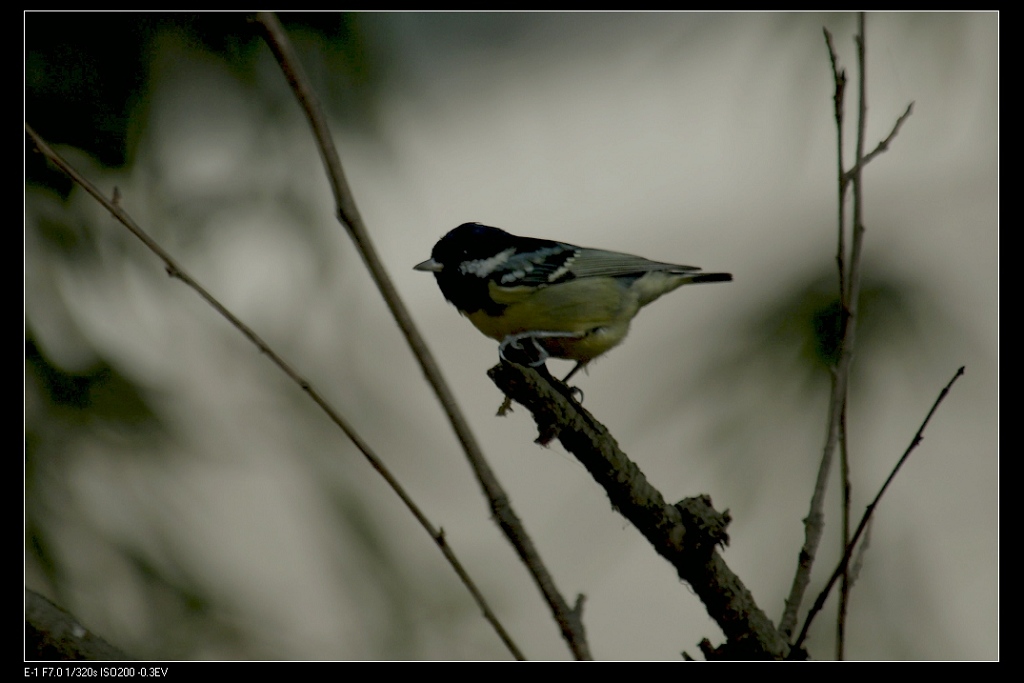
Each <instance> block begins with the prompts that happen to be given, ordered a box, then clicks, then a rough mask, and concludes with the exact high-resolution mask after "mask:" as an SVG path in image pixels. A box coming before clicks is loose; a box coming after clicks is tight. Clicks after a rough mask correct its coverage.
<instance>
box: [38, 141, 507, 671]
mask: <svg viewBox="0 0 1024 683" xmlns="http://www.w3.org/2000/svg"><path fill="white" fill-rule="evenodd" d="M25 131H26V132H27V133H28V135H29V137H30V138H31V139H32V142H33V144H34V145H35V146H36V149H38V150H39V151H40V152H41V153H42V154H43V156H45V157H46V158H47V159H48V160H50V162H52V163H53V164H54V165H55V166H57V168H59V169H60V170H61V171H63V172H64V173H65V174H67V176H68V177H69V178H71V179H72V180H73V181H75V182H76V183H77V184H78V185H79V186H81V187H82V189H84V190H85V191H86V192H88V193H89V194H90V195H92V196H93V197H94V198H95V199H96V201H98V202H99V203H100V204H102V205H103V207H104V208H105V209H106V210H107V211H109V212H110V214H111V215H112V216H114V218H116V219H117V220H118V221H119V222H120V223H121V224H122V225H123V226H124V227H126V228H127V229H128V230H129V231H130V232H131V233H132V234H133V235H135V236H136V237H137V238H139V240H141V241H142V243H143V244H145V245H146V247H148V248H149V250H150V251H152V252H153V253H154V254H156V255H157V256H158V257H159V258H160V260H161V261H163V262H164V267H165V269H166V270H167V274H168V275H170V276H171V277H174V278H177V279H179V280H181V281H182V282H183V283H185V284H186V285H187V286H189V287H191V288H192V289H193V290H195V291H196V293H197V294H199V296H200V297H202V298H203V299H204V300H205V301H206V302H207V303H208V304H210V306H212V307H213V308H214V310H216V311H217V312H218V313H219V314H220V315H221V316H223V317H224V318H226V319H227V321H228V322H230V323H231V324H232V325H233V326H234V327H235V328H236V329H237V330H238V331H239V332H241V333H242V334H243V335H245V336H246V337H247V338H248V339H249V341H251V342H252V343H253V344H254V345H255V346H256V348H258V349H259V351H260V353H262V354H264V355H265V356H267V358H269V359H270V361H271V362H272V363H273V364H274V365H276V366H277V367H278V368H280V369H281V370H282V371H283V372H284V373H285V374H286V375H287V376H288V377H289V378H290V379H291V380H292V381H294V382H295V383H296V384H298V385H299V386H300V387H301V388H302V390H303V391H304V392H306V394H307V395H308V396H309V397H310V398H311V399H313V402H314V403H316V404H317V405H318V406H319V407H320V409H321V410H323V411H324V412H325V413H326V414H327V416H328V417H329V418H330V419H331V421H332V422H334V424H335V425H337V426H338V427H339V428H340V429H341V430H342V432H344V433H345V436H347V437H348V438H349V440H350V441H352V443H353V444H354V445H355V447H356V448H357V449H359V452H361V453H362V454H363V456H364V457H365V458H366V460H367V461H368V462H369V463H370V465H371V466H372V467H373V468H374V469H375V470H377V472H378V473H379V474H380V475H381V476H382V477H383V478H384V481H386V482H387V483H388V485H389V486H390V487H391V489H392V490H393V491H394V492H395V493H396V494H397V495H398V497H399V498H400V499H401V500H402V502H403V503H405V506H406V507H407V508H408V509H409V511H410V512H411V513H412V514H413V516H414V517H415V518H416V520H417V521H418V522H419V523H420V526H422V527H423V528H424V529H425V530H426V531H427V533H428V534H430V537H431V538H433V539H434V542H435V543H436V544H437V547H438V548H439V549H440V550H441V553H442V554H443V555H444V556H445V559H447V560H448V563H449V564H451V566H452V568H453V569H454V570H455V573H456V574H457V575H458V576H459V578H460V579H462V582H463V584H465V586H466V588H467V589H468V590H469V592H470V594H471V595H472V596H473V599H474V600H476V602H477V605H479V607H480V609H481V611H482V612H483V615H484V617H485V618H486V619H487V620H488V621H489V622H490V623H491V625H492V626H493V627H494V629H495V631H496V632H497V633H498V636H499V637H500V638H501V640H502V642H504V643H505V646H506V647H507V648H508V649H509V651H510V652H511V653H512V654H513V656H515V657H516V658H517V659H523V655H522V653H521V652H520V651H519V648H518V647H517V646H516V644H515V643H514V642H513V641H512V638H511V637H510V636H509V635H508V633H507V632H506V631H505V628H504V627H503V626H502V625H501V623H500V622H499V621H498V618H497V616H496V615H495V614H494V612H492V611H491V608H490V607H489V606H488V605H487V602H486V601H485V600H484V597H483V595H482V594H481V593H480V591H479V590H478V589H477V588H476V585H475V584H474V583H473V581H472V579H470V577H469V574H468V573H466V570H465V569H464V568H463V566H462V564H461V563H460V562H459V560H458V558H457V557H456V556H455V553H454V551H453V550H452V549H451V547H450V546H449V545H448V543H447V541H445V538H444V532H443V531H441V530H437V529H435V528H434V526H433V524H431V523H430V520H428V519H427V517H426V515H425V514H423V512H422V511H421V510H420V509H419V506H417V505H416V503H415V502H413V500H412V498H411V497H410V496H409V494H408V493H407V492H406V491H405V489H404V488H403V487H402V485H401V484H400V483H399V482H398V480H397V479H396V478H395V476H394V475H393V474H391V471H390V470H388V468H387V466H386V465H385V464H384V462H383V461H382V460H381V459H380V458H379V457H377V455H376V454H375V453H374V452H373V450H372V449H371V448H370V445H369V444H368V443H367V442H365V441H363V439H362V437H361V436H359V434H358V433H357V432H356V431H355V429H354V428H353V427H352V426H351V425H350V424H349V423H348V421H347V420H345V418H343V417H342V416H341V414H340V413H339V412H338V411H337V410H335V409H334V407H333V406H332V405H331V404H330V403H328V402H327V399H325V398H324V397H323V396H322V395H321V394H320V392H319V391H317V390H316V389H315V388H314V387H313V385H312V384H311V383H310V382H309V381H308V380H306V379H305V378H303V377H302V376H301V375H299V373H298V372H296V371H295V369H293V368H292V367H291V365H289V364H288V363H287V362H286V361H285V360H284V359H283V358H282V357H281V356H279V355H278V354H277V352H275V351H274V350H273V349H272V348H270V346H268V345H267V343H266V342H265V341H263V339H262V338H261V337H260V336H259V335H258V334H256V332H255V331H254V330H253V329H252V328H250V327H249V326H248V325H246V324H245V323H243V322H242V321H241V320H240V319H239V318H238V317H237V316H235V315H234V314H233V313H232V312H231V311H229V310H228V309H227V308H226V307H225V306H224V305H223V304H222V303H221V302H220V301H218V300H217V299H216V298H215V297H214V296H213V295H212V294H210V293H209V292H208V291H206V289H205V288H204V287H203V286H202V285H200V284H199V282H197V281H196V280H195V279H194V278H193V277H192V276H191V275H189V274H188V273H187V272H185V269H184V268H182V267H181V266H180V265H179V264H178V262H177V261H176V260H175V259H174V258H172V257H171V255H170V254H169V253H167V251H166V250H164V248H163V247H161V246H160V245H159V244H158V243H157V242H156V240H154V239H153V238H152V237H150V236H149V234H148V233H146V232H145V231H144V230H143V229H142V228H141V227H140V226H139V225H138V224H137V223H135V221H134V220H133V219H132V217H131V216H129V215H128V213H127V212H126V211H124V209H122V208H121V207H120V206H119V205H118V202H116V201H112V200H109V199H107V198H106V197H105V196H103V194H102V193H101V192H100V191H99V189H98V188H97V187H96V186H95V185H93V184H92V183H90V182H89V181H88V180H87V179H86V178H85V177H84V176H82V175H81V174H80V173H79V172H78V171H77V170H76V169H75V168H74V167H73V166H71V165H70V164H69V163H68V162H67V161H66V160H65V159H64V158H63V157H62V156H60V155H59V154H57V152H55V151H54V150H53V149H52V148H51V147H50V146H49V145H48V144H46V142H45V141H44V140H43V139H42V138H41V137H39V135H38V134H36V132H35V131H34V130H32V127H31V126H29V125H28V124H25ZM118 196H119V195H118V192H117V191H116V190H115V192H114V197H115V200H116V199H117V198H118Z"/></svg>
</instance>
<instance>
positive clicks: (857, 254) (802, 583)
mask: <svg viewBox="0 0 1024 683" xmlns="http://www.w3.org/2000/svg"><path fill="white" fill-rule="evenodd" d="M864 22H865V18H864V13H863V12H862V13H860V14H859V15H858V32H857V35H856V36H854V41H855V42H856V44H857V66H858V91H859V92H858V95H859V97H858V117H857V141H856V151H855V153H854V164H853V167H852V168H851V169H850V170H849V171H844V170H843V166H842V158H843V156H842V155H843V152H842V138H843V130H842V123H843V114H842V112H841V111H837V112H836V114H835V116H836V122H837V128H838V131H839V134H838V146H839V155H838V156H839V160H840V162H839V164H840V165H839V173H838V184H839V240H838V242H839V249H838V253H837V255H836V261H837V266H838V268H839V298H840V302H841V304H842V305H841V307H840V316H841V317H840V330H839V346H838V348H839V356H838V360H837V362H836V365H835V367H834V368H833V370H832V391H831V394H830V396H829V408H828V423H827V427H826V437H825V447H824V449H823V451H822V458H821V464H820V465H819V468H818V477H817V480H816V483H815V487H814V493H813V494H812V496H811V504H810V510H809V512H808V514H807V517H805V518H804V545H803V547H801V549H800V555H799V559H798V561H797V571H796V573H795V575H794V577H793V585H792V587H791V588H790V593H789V596H788V597H787V598H786V601H785V609H784V611H783V615H782V619H780V621H779V629H780V630H781V631H782V632H783V633H784V634H785V635H786V636H787V637H788V636H791V635H792V633H793V629H794V628H795V627H796V623H797V613H798V611H799V609H800V603H801V602H802V600H803V595H804V592H805V591H806V590H807V585H808V584H809V583H810V576H811V568H812V567H813V565H814V559H815V556H816V555H817V551H818V545H819V544H820V542H821V536H822V533H823V531H824V514H823V512H822V511H823V509H824V501H825V493H826V489H827V485H828V478H829V473H830V472H831V469H832V460H833V455H834V453H835V449H836V445H837V443H838V441H839V434H840V431H841V425H842V424H843V422H844V420H845V411H846V404H847V401H846V396H847V389H848V386H849V376H850V368H851V366H852V362H853V353H854V346H855V337H856V328H857V312H858V306H859V299H860V286H861V275H860V273H861V266H862V264H861V253H862V251H863V246H864V233H865V230H864V221H863V195H862V192H861V189H862V183H861V173H862V171H863V169H864V166H865V164H866V163H867V161H868V160H869V157H870V158H873V157H874V156H875V155H877V154H878V153H880V152H881V151H884V149H885V148H886V147H887V146H888V144H889V142H890V141H891V140H892V139H893V138H894V137H895V135H896V133H897V132H898V131H899V129H900V127H901V126H902V125H903V122H904V121H905V120H906V118H907V117H908V116H909V115H910V112H911V110H912V107H913V103H911V106H909V107H907V111H906V112H905V113H904V114H903V116H901V117H900V119H899V120H898V121H897V122H896V125H895V126H894V127H893V130H892V132H891V133H890V134H889V136H888V137H887V138H886V139H885V140H883V141H882V143H881V144H880V145H879V147H878V148H877V149H876V150H874V151H872V153H871V154H870V155H868V156H865V154H864V137H865V129H866V126H867V64H866V53H867V48H866V43H865V37H864V36H865V30H864ZM825 42H826V44H827V46H828V51H829V59H830V61H831V63H832V73H833V77H834V80H835V94H834V96H833V98H834V100H835V103H836V106H837V108H838V107H840V106H841V105H842V103H843V99H844V98H843V93H844V91H845V86H846V75H845V71H844V70H842V69H840V68H838V66H837V58H836V53H835V49H834V47H833V45H832V36H831V34H830V33H829V32H828V31H827V30H826V31H825ZM848 184H850V185H852V187H853V239H852V243H851V247H850V255H849V258H847V256H846V254H845V249H846V246H845V244H846V237H845V233H846V219H845V201H846V187H847V185H848Z"/></svg>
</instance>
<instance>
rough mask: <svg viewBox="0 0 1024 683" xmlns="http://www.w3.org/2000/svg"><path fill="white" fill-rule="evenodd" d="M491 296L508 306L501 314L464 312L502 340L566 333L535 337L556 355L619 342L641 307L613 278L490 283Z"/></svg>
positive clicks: (581, 355)
mask: <svg viewBox="0 0 1024 683" xmlns="http://www.w3.org/2000/svg"><path fill="white" fill-rule="evenodd" d="M490 295H491V298H492V299H493V300H494V301H495V302H497V303H500V304H503V305H504V306H505V307H506V308H505V309H504V310H503V311H502V313H501V315H498V316H491V315H488V314H487V313H486V312H485V311H483V310H480V311H475V312H473V313H469V314H467V316H466V317H468V318H469V320H470V322H472V323H473V325H475V326H476V328H477V329H478V330H480V331H481V332H483V333H484V334H485V335H487V336H488V337H491V338H492V339H496V340H498V341H502V340H503V339H505V338H506V337H508V336H509V335H514V334H522V333H524V332H559V333H569V334H570V335H572V336H568V337H538V341H539V343H541V344H542V345H543V346H544V347H545V349H546V350H547V351H548V353H550V354H551V355H552V356H554V357H556V358H569V359H572V360H576V361H580V362H587V361H589V360H591V359H593V358H596V357H597V356H599V355H601V354H602V353H604V352H605V351H608V350H609V349H611V348H612V347H614V346H615V345H617V344H618V343H619V342H621V341H622V340H623V339H624V338H625V336H626V333H627V332H628V331H629V321H630V320H632V319H633V316H635V315H636V313H637V311H638V310H639V309H640V303H639V300H638V297H637V295H636V293H635V292H633V291H631V290H630V288H629V287H625V286H623V285H622V284H621V283H620V282H618V281H617V280H614V279H612V278H586V279H580V280H574V281H572V282H566V283H563V284H558V285H552V286H550V287H541V288H534V287H500V286H498V285H496V284H494V283H493V282H492V283H490Z"/></svg>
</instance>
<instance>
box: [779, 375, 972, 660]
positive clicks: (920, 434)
mask: <svg viewBox="0 0 1024 683" xmlns="http://www.w3.org/2000/svg"><path fill="white" fill-rule="evenodd" d="M963 374H964V368H963V367H962V366H961V367H960V369H959V370H957V371H956V374H954V375H953V379H951V380H949V382H948V383H947V384H946V386H945V387H943V388H942V391H940V392H939V396H938V398H936V399H935V402H934V403H933V404H932V407H931V410H929V411H928V414H927V415H926V416H925V418H924V421H923V422H922V423H921V426H920V427H918V428H917V433H916V434H914V438H913V439H911V441H910V445H909V446H907V449H906V450H905V451H903V455H902V456H901V457H900V459H899V461H898V462H897V463H896V466H895V467H893V468H892V471H891V472H889V476H888V477H886V479H885V483H884V484H882V488H880V489H879V490H878V493H877V494H876V495H875V499H874V500H872V501H871V503H870V505H868V506H867V508H865V509H864V516H863V517H861V519H860V524H858V525H857V531H856V532H855V533H854V534H853V539H851V540H850V542H849V544H847V546H846V550H845V552H844V553H843V558H842V560H840V562H839V566H838V567H836V569H835V571H834V572H832V576H831V578H829V580H828V583H827V584H825V588H824V589H822V591H821V593H820V594H819V595H818V599H817V600H815V601H814V605H813V606H812V607H811V609H810V611H809V612H808V613H807V619H806V620H805V621H804V627H803V628H802V629H800V636H799V637H798V638H797V639H796V641H795V642H794V643H793V647H795V648H799V647H800V646H801V645H803V642H804V639H806V638H807V631H808V629H810V627H811V623H812V622H813V621H814V617H815V616H816V615H817V614H818V612H820V611H821V608H822V607H823V606H824V604H825V600H826V599H827V598H828V595H829V593H830V592H831V591H832V587H833V586H834V585H835V583H836V580H837V579H838V578H839V577H840V576H842V574H843V572H845V571H846V566H847V564H849V562H850V557H852V556H853V550H854V548H856V547H857V541H859V540H860V537H861V535H862V534H863V533H864V529H865V528H866V527H867V525H868V522H870V521H871V516H872V515H873V514H874V513H875V508H876V507H878V502H879V501H880V500H881V499H882V495H883V494H885V491H886V489H888V488H889V484H891V483H892V480H893V479H895V478H896V473H897V472H899V471H900V468H901V467H903V463H905V462H906V461H907V458H909V457H910V454H911V453H912V452H913V451H914V449H915V448H917V446H918V444H919V443H921V440H922V439H923V438H924V429H925V427H927V426H928V423H929V422H930V421H931V419H932V415H934V414H935V411H936V410H937V409H938V407H939V404H940V403H942V401H943V400H945V398H946V395H947V394H948V393H949V390H950V388H952V386H953V383H954V382H956V381H957V380H958V379H959V378H960V376H961V375H963Z"/></svg>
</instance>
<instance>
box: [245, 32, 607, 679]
mask: <svg viewBox="0 0 1024 683" xmlns="http://www.w3.org/2000/svg"><path fill="white" fill-rule="evenodd" d="M256 20H257V22H259V23H260V24H261V25H262V26H263V28H264V29H265V32H266V36H265V37H266V41H267V45H268V46H269V47H270V49H271V51H273V53H274V56H275V57H276V58H277V61H278V64H279V65H280V66H281V71H282V72H283V73H284V75H285V78H287V79H288V83H289V84H290V85H291V86H292V90H293V91H294V92H295V96H296V98H297V99H298V100H299V104H300V105H301V106H302V109H303V111H304V112H305V113H306V117H307V118H308V119H309V124H310V126H311V127H312V129H313V136H314V138H315V139H316V143H317V148H318V149H319V150H320V155H321V157H322V159H323V162H324V167H325V169H326V171H327V175H328V178H329V179H330V182H331V189H332V191H333V192H334V198H335V201H336V202H337V205H338V219H339V220H340V221H341V223H342V225H343V226H344V227H345V229H346V230H347V231H348V233H349V235H350V236H351V238H352V240H353V241H354V242H355V244H356V247H357V249H358V250H359V253H360V255H361V256H362V257H363V262H364V263H365V264H366V267H367V269H368V270H369V271H370V275H371V277H372V278H373V281H374V283H376V285H377V288H378V289H379V290H380V293H381V296H382V297H383V298H384V301H385V303H386V304H387V306H388V308H389V309H390V311H391V314H392V316H394V318H395V322H396V323H398V327H399V328H400V329H401V330H402V334H403V335H405V339H406V341H407V342H408V344H409V347H410V348H411V349H412V351H413V354H414V355H415V356H416V359H417V360H418V361H419V363H420V366H421V367H422V369H423V374H424V375H426V377H427V381H428V382H429V383H430V386H431V388H433V390H434V393H435V394H436V395H437V398H438V400H439V401H440V402H441V405H442V407H443V409H444V411H445V413H446V414H447V416H448V420H449V422H451V425H452V428H453V430H454V431H455V434H456V436H457V437H458V439H459V442H460V443H461V444H462V448H463V450H464V451H465V453H466V457H467V459H468V460H469V462H470V466H471V467H472V469H473V472H474V474H475V475H476V477H477V481H478V482H479V483H480V487H481V488H482V489H483V491H484V495H485V496H486V497H487V500H488V501H489V504H490V507H491V511H492V513H493V514H494V517H495V519H496V520H497V522H498V525H499V527H500V528H501V529H502V531H503V532H504V533H505V536H506V537H507V538H508V540H509V542H510V543H511V544H512V546H513V547H514V548H515V549H516V551H517V552H518V553H519V556H520V558H521V559H522V560H523V562H524V563H525V564H526V566H527V567H528V568H529V571H530V572H531V574H532V575H533V579H534V581H535V582H536V583H537V586H538V587H539V588H540V591H541V593H542V595H543V596H544V599H545V601H546V602H547V603H548V606H549V607H550V609H551V611H552V614H553V615H554V617H555V620H556V621H557V622H558V625H559V627H560V628H561V630H562V635H563V637H564V638H565V640H566V642H567V643H568V644H569V647H570V649H571V650H572V652H573V655H574V656H575V657H576V658H577V659H590V658H591V656H590V648H589V646H588V645H587V641H586V635H585V634H584V631H583V624H582V621H581V620H580V619H579V615H578V614H575V613H574V612H573V610H572V609H571V608H570V607H569V604H568V603H567V602H566V600H565V598H563V597H562V594H561V593H560V592H559V591H558V589H557V588H556V587H555V582H554V579H553V578H552V577H551V574H550V572H548V571H547V569H546V568H545V566H544V563H543V562H542V561H541V559H540V554H539V553H538V552H537V549H536V547H534V545H533V541H532V540H531V539H530V536H529V535H528V534H527V533H526V528H525V527H524V526H523V524H522V522H521V521H520V520H519V517H518V515H516V514H515V511H514V510H513V509H512V505H511V503H510V502H509V497H508V494H507V493H505V490H504V488H503V487H502V486H501V484H500V483H499V482H498V479H497V476H495V474H494V471H493V470H492V469H491V466H490V464H489V463H488V462H487V460H486V458H484V454H483V451H482V450H481V449H480V445H479V444H478V443H477V440H476V437H475V436H474V435H473V433H472V431H471V430H470V429H469V423H468V422H467V421H466V418H465V416H464V415H463V414H462V411H461V409H460V408H459V406H458V403H457V402H456V400H455V395H454V394H453V393H452V391H451V389H450V388H449V387H448V384H447V383H446V382H445V380H444V377H443V376H442V375H441V369H440V367H439V366H438V364H437V361H436V360H435V359H434V356H433V354H431V353H430V350H429V349H428V348H427V344H426V342H425V341H424V339H423V337H422V335H420V333H419V330H418V329H417V328H416V326H415V324H414V323H413V321H412V317H411V316H410V315H409V312H408V310H407V309H406V308H405V304H404V303H403V302H402V300H401V298H400V297H399V295H398V290H397V289H395V286H394V284H393V283H392V282H391V278H390V277H389V276H388V273H387V271H386V270H385V268H384V265H383V263H381V260H380V258H379V257H378V256H377V251H376V249H375V248H374V246H373V242H372V240H371V239H370V235H369V231H368V230H367V229H366V226H365V225H364V223H363V219H362V217H361V216H360V215H359V210H358V209H357V208H356V203H355V199H354V197H353V196H352V192H351V190H349V187H348V183H347V181H346V180H345V173H344V171H343V170H342V166H341V160H340V158H339V157H338V152H337V150H336V149H335V147H334V141H333V139H332V137H331V132H330V129H329V127H328V126H327V120H326V117H325V116H324V114H323V109H322V107H321V106H320V103H319V100H318V99H317V97H316V93H315V92H314V91H313V88H312V87H311V86H310V84H309V79H308V78H306V76H305V73H304V71H303V69H302V64H301V63H300V62H299V60H298V57H297V56H296V54H295V50H294V49H293V47H292V45H291V41H290V40H289V39H288V35H287V33H285V30H284V27H283V26H281V23H280V22H279V21H278V20H277V17H276V16H275V15H273V14H271V13H268V12H260V13H259V14H258V15H257V19H256Z"/></svg>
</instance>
